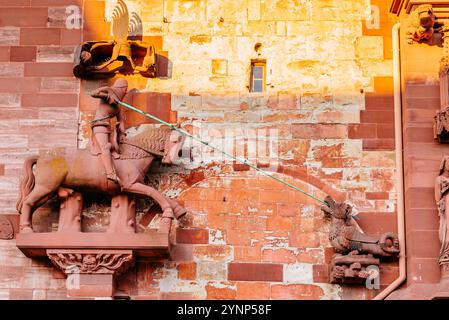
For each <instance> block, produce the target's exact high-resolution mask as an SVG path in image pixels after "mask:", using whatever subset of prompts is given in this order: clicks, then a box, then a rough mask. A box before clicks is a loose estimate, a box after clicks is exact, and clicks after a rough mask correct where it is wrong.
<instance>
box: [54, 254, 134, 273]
mask: <svg viewBox="0 0 449 320" xmlns="http://www.w3.org/2000/svg"><path fill="white" fill-rule="evenodd" d="M47 256H48V257H49V258H50V260H51V261H52V262H53V264H54V265H55V266H57V267H58V268H59V269H61V270H62V271H64V272H65V273H66V274H70V273H86V274H92V273H95V274H119V273H122V272H124V271H125V270H126V269H127V268H128V267H129V265H130V264H132V262H133V255H132V253H131V252H119V251H97V252H95V251H92V252H89V251H76V250H48V251H47Z"/></svg>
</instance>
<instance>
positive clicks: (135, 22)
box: [73, 0, 156, 79]
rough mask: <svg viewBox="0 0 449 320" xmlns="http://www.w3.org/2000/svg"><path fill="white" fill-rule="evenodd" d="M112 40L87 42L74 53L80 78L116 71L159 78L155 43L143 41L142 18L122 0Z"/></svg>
mask: <svg viewBox="0 0 449 320" xmlns="http://www.w3.org/2000/svg"><path fill="white" fill-rule="evenodd" d="M112 20H113V22H112V33H113V36H114V39H113V40H104V41H88V42H85V43H83V44H82V45H81V46H79V47H78V48H77V50H76V52H75V65H74V68H73V74H74V75H75V76H76V77H78V78H83V79H86V78H90V79H92V78H107V77H113V76H114V75H115V74H117V73H121V74H140V75H142V76H144V77H149V78H153V77H156V54H155V48H154V46H152V45H150V44H148V43H146V42H143V41H141V40H134V39H135V38H141V37H142V21H141V19H140V17H139V16H138V15H137V14H136V13H135V12H133V13H132V14H131V19H130V17H129V12H128V8H127V6H126V4H125V3H124V2H123V1H122V0H119V1H118V2H117V5H116V7H115V9H114V12H113V15H112Z"/></svg>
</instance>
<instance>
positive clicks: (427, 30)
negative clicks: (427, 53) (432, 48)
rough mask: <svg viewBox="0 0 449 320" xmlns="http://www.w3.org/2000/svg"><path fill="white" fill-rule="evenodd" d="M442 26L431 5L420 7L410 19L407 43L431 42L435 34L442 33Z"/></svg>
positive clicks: (407, 29)
mask: <svg viewBox="0 0 449 320" xmlns="http://www.w3.org/2000/svg"><path fill="white" fill-rule="evenodd" d="M440 28H441V25H440V24H439V23H438V21H437V17H436V16H435V14H434V12H433V7H432V5H430V4H423V5H420V6H418V7H417V8H416V9H415V10H414V11H413V12H412V13H411V14H410V16H409V17H408V26H407V28H406V40H407V43H409V44H412V43H413V42H418V43H422V42H430V41H431V40H432V37H433V35H434V33H435V32H440Z"/></svg>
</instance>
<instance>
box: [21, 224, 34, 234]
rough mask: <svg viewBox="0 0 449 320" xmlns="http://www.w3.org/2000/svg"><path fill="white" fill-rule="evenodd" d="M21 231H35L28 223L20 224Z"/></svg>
mask: <svg viewBox="0 0 449 320" xmlns="http://www.w3.org/2000/svg"><path fill="white" fill-rule="evenodd" d="M19 231H20V233H33V232H34V231H33V228H31V226H29V225H26V226H20V228H19Z"/></svg>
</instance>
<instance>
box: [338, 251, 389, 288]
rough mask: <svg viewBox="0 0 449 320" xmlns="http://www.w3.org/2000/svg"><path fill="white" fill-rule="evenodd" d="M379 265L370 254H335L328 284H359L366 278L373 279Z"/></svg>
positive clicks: (377, 260)
mask: <svg viewBox="0 0 449 320" xmlns="http://www.w3.org/2000/svg"><path fill="white" fill-rule="evenodd" d="M379 263H380V261H379V259H377V258H374V257H373V255H371V254H366V255H359V254H348V255H342V254H335V255H334V256H333V258H332V262H331V266H330V277H329V278H330V283H338V284H359V283H362V282H363V281H365V280H366V279H367V278H375V277H376V276H378V274H377V275H376V274H374V272H375V271H376V270H378V267H379ZM372 267H375V268H372Z"/></svg>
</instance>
